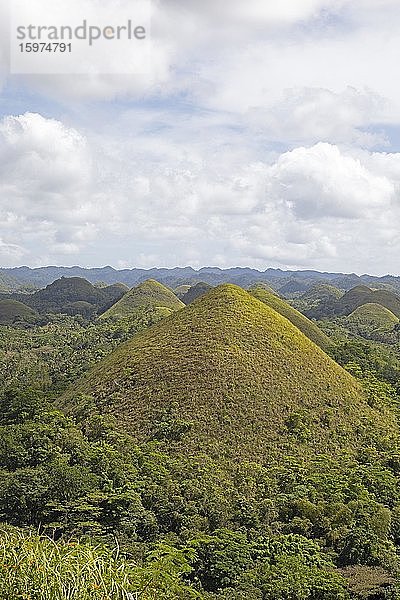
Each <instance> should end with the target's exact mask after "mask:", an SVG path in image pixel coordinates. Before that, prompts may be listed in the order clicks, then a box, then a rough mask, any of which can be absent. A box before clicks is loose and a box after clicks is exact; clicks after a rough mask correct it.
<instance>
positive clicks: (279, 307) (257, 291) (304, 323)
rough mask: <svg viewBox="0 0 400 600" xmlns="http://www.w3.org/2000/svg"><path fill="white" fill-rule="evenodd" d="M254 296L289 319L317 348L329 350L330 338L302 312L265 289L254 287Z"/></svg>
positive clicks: (252, 292)
mask: <svg viewBox="0 0 400 600" xmlns="http://www.w3.org/2000/svg"><path fill="white" fill-rule="evenodd" d="M251 294H252V296H254V297H255V298H257V300H260V301H261V302H263V303H264V304H266V305H267V306H269V307H270V308H273V309H274V310H276V312H278V313H279V314H280V315H282V317H285V318H286V319H288V320H289V321H290V322H291V323H292V324H293V325H294V326H295V327H297V328H298V329H300V331H301V332H302V333H304V335H306V336H307V337H308V338H309V339H310V340H312V341H313V342H314V343H315V344H317V346H319V347H320V348H322V349H323V350H327V349H328V348H329V346H331V345H332V342H331V341H330V339H329V338H328V336H327V335H326V334H325V333H324V332H323V331H321V329H320V328H319V327H318V325H316V324H315V323H314V322H313V321H310V319H308V318H307V317H305V316H304V315H303V314H301V312H299V311H298V310H296V309H295V308H293V307H292V306H290V304H288V303H287V302H285V300H282V298H279V297H278V296H276V295H275V294H271V293H270V292H268V290H266V289H264V288H259V287H254V288H252V290H251Z"/></svg>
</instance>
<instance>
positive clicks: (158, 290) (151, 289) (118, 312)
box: [101, 279, 185, 318]
mask: <svg viewBox="0 0 400 600" xmlns="http://www.w3.org/2000/svg"><path fill="white" fill-rule="evenodd" d="M184 306H185V305H184V304H183V302H181V301H180V300H179V298H177V297H176V295H175V294H174V293H173V291H172V290H170V289H169V288H167V287H166V286H165V285H163V284H162V283H159V282H158V281H155V280H154V279H148V280H147V281H144V282H143V283H141V284H139V285H138V286H137V287H135V288H133V289H132V290H130V291H129V292H127V293H126V294H125V295H124V296H123V297H122V298H121V299H120V300H119V301H118V302H116V303H115V304H114V305H113V306H112V307H111V308H109V309H108V310H107V311H106V312H105V313H104V314H103V315H101V318H108V317H115V318H121V317H127V316H130V315H131V314H134V313H135V312H136V311H137V309H139V308H145V309H152V310H161V311H164V312H165V315H168V314H170V313H171V312H173V311H175V310H179V309H180V308H183V307H184Z"/></svg>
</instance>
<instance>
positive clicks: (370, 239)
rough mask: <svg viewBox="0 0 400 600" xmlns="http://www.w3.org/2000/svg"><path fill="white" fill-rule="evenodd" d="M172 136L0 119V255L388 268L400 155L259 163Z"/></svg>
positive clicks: (288, 155)
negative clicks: (105, 133) (86, 131)
mask: <svg viewBox="0 0 400 600" xmlns="http://www.w3.org/2000/svg"><path fill="white" fill-rule="evenodd" d="M171 137H172V139H171V140H170V142H169V144H168V143H167V142H166V140H165V139H164V138H162V139H163V144H159V143H158V139H159V138H158V136H155V137H153V140H152V143H150V141H149V140H148V145H147V146H146V148H144V149H143V148H142V147H141V145H140V143H138V142H140V138H139V139H135V141H134V142H129V141H127V140H123V139H121V138H118V139H115V138H114V139H113V138H104V137H100V138H99V137H96V136H93V135H86V136H84V135H82V134H81V133H79V132H78V131H77V130H75V129H73V128H71V127H67V126H66V125H64V124H63V123H61V122H60V121H56V120H53V119H46V118H44V117H43V116H41V115H38V114H31V113H27V114H24V115H21V116H18V117H13V116H10V117H6V118H4V119H3V120H2V121H1V123H0V165H1V168H0V181H1V185H0V197H1V199H2V201H1V204H0V221H1V226H2V239H1V240H0V257H1V259H2V262H3V264H10V265H11V264H21V262H24V261H25V262H28V263H30V264H38V263H43V262H59V263H64V264H74V263H76V262H80V263H82V264H101V263H102V262H104V263H110V262H111V263H113V264H115V265H117V266H118V265H129V264H130V265H136V266H144V267H149V266H152V265H153V266H154V265H158V266H173V265H174V264H181V265H182V264H193V265H194V266H201V265H203V264H219V265H221V266H232V265H235V264H241V265H244V264H246V265H251V266H255V267H260V268H265V267H267V266H270V265H273V266H281V267H282V266H290V267H299V268H304V267H314V268H318V269H329V270H337V269H343V264H348V260H349V257H351V270H359V271H370V272H371V271H372V272H377V273H381V272H385V271H387V270H390V269H392V270H394V269H395V268H396V265H395V259H394V258H393V257H394V256H396V254H395V251H397V250H398V249H399V248H398V246H399V242H398V226H399V222H400V202H399V198H400V192H399V190H400V154H397V153H382V152H370V151H367V150H360V149H350V148H347V149H346V148H344V147H339V146H337V145H333V144H329V143H318V144H314V145H311V146H302V147H297V148H294V149H293V150H289V151H287V152H283V153H281V154H278V155H275V156H273V155H272V154H270V155H268V154H266V156H265V160H260V159H259V157H258V151H257V152H256V151H255V150H254V149H250V148H247V150H246V151H243V150H242V151H241V152H239V153H237V152H235V151H234V150H232V149H225V150H223V149H221V147H219V146H218V142H216V146H215V147H214V148H212V147H210V146H209V145H207V144H206V143H205V142H204V143H203V142H202V143H201V144H200V145H199V143H196V142H193V143H192V144H191V145H190V146H189V145H188V144H187V143H185V144H184V145H183V143H182V142H179V141H178V140H176V139H175V140H174V139H173V136H171ZM218 148H219V153H218ZM377 248H379V253H377V252H376V249H377Z"/></svg>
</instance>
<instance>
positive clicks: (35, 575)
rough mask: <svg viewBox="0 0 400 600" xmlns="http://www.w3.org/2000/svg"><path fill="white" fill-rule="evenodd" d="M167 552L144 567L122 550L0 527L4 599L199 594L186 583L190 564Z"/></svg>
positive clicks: (107, 599)
mask: <svg viewBox="0 0 400 600" xmlns="http://www.w3.org/2000/svg"><path fill="white" fill-rule="evenodd" d="M169 550H172V549H168V547H165V548H161V550H160V551H159V553H158V554H157V555H155V554H153V555H151V556H150V560H149V562H148V563H147V564H146V566H144V567H140V566H138V565H136V564H135V563H133V562H131V561H128V560H124V559H123V558H121V557H120V556H119V554H118V551H117V550H112V549H110V548H107V547H103V546H93V545H92V544H90V543H86V542H80V541H65V542H63V541H61V542H54V541H53V540H51V539H49V538H46V537H40V536H38V535H36V534H32V533H26V532H22V531H19V530H16V529H10V530H8V528H7V529H2V528H1V527H0V598H1V600H131V599H132V600H136V598H137V599H138V600H153V599H154V600H160V599H165V600H167V599H170V598H171V599H172V598H173V599H175V598H182V599H185V600H186V599H190V598H195V597H197V594H195V593H194V592H193V590H191V589H190V588H188V587H187V586H186V585H184V584H183V583H182V581H181V580H180V575H181V573H183V572H185V571H186V570H187V563H186V562H185V561H184V560H183V558H182V557H181V556H179V553H178V555H176V554H171V553H169Z"/></svg>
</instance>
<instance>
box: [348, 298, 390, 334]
mask: <svg viewBox="0 0 400 600" xmlns="http://www.w3.org/2000/svg"><path fill="white" fill-rule="evenodd" d="M347 320H348V321H349V322H350V323H354V324H355V325H366V326H369V327H372V328H374V329H380V330H383V331H392V329H393V327H394V326H395V325H396V324H397V323H398V322H399V319H398V318H397V317H396V315H394V314H393V313H392V312H391V311H390V310H388V309H387V308H385V307H384V306H381V305H380V304H372V303H369V304H363V305H362V306H359V307H358V308H356V310H355V311H353V312H352V313H351V315H349V316H348V317H347Z"/></svg>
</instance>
